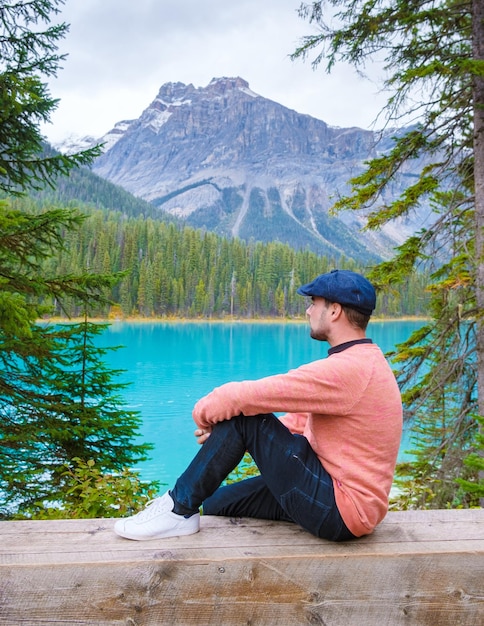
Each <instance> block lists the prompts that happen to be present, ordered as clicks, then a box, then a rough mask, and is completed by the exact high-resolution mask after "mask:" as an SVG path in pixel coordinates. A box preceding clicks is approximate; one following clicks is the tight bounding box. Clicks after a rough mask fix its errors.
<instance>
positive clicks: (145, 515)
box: [135, 498, 171, 522]
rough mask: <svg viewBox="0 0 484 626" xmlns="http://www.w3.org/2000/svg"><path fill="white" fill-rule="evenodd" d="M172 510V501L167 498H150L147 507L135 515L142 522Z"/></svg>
mask: <svg viewBox="0 0 484 626" xmlns="http://www.w3.org/2000/svg"><path fill="white" fill-rule="evenodd" d="M168 511H171V506H170V502H169V501H167V500H166V499H165V498H154V499H153V500H150V501H149V502H148V504H147V505H146V507H145V508H144V509H143V510H142V511H140V512H139V513H137V514H136V515H135V517H136V519H137V520H138V521H140V522H147V521H148V520H150V519H152V518H153V517H156V516H157V515H161V514H162V513H166V512H168Z"/></svg>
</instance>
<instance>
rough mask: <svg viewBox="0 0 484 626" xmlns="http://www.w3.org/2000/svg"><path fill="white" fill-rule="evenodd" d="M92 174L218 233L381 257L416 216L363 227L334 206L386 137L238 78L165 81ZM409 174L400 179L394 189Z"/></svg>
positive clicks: (117, 134)
mask: <svg viewBox="0 0 484 626" xmlns="http://www.w3.org/2000/svg"><path fill="white" fill-rule="evenodd" d="M102 141H104V142H105V151H104V153H103V155H102V156H101V157H99V158H98V159H97V160H96V162H95V163H94V166H93V170H94V172H95V173H97V174H98V175H99V176H101V177H103V178H105V179H107V180H109V181H111V182H113V183H115V184H117V185H120V186H122V187H123V188H124V189H126V190H128V191H129V192H131V193H132V194H134V195H135V196H138V197H141V198H143V199H144V200H147V201H149V202H150V203H152V204H153V205H155V206H156V207H158V208H159V210H160V211H163V212H167V213H169V214H171V215H174V216H177V217H179V218H183V219H184V220H186V221H187V222H188V223H189V224H190V225H192V226H195V227H202V228H206V229H208V230H212V231H215V232H217V233H219V234H222V235H228V236H234V237H235V236H236V237H240V238H243V239H250V238H253V239H256V240H262V241H269V240H279V241H282V242H285V243H289V244H290V245H292V246H294V247H296V248H304V247H306V246H307V247H309V248H311V249H312V250H315V251H317V252H319V253H324V254H329V255H334V256H336V257H337V256H339V255H342V254H344V255H346V256H349V257H353V258H357V259H358V260H360V261H364V262H369V261H371V260H374V259H375V258H377V257H378V258H382V257H383V258H385V257H388V256H389V254H390V252H391V250H392V249H393V247H394V246H395V245H397V244H398V243H400V242H401V241H402V240H403V239H404V238H405V237H406V236H407V235H408V234H409V233H411V232H414V231H415V229H416V228H417V227H419V226H421V220H422V216H415V219H413V220H407V221H401V222H400V223H398V224H393V225H391V226H387V227H385V228H384V229H382V230H381V231H380V232H377V233H362V232H361V228H362V226H363V225H364V219H363V217H362V216H356V215H354V214H350V213H349V212H348V213H344V214H340V215H338V216H336V217H335V216H330V215H329V212H328V210H329V208H330V207H331V205H332V203H333V201H334V198H336V197H337V196H338V195H340V194H342V193H345V192H346V191H347V190H348V186H347V181H348V179H349V178H350V177H352V176H354V175H355V174H357V173H358V172H360V171H361V170H362V168H363V165H364V161H367V160H368V159H369V158H372V157H374V156H375V155H376V154H377V153H378V152H379V151H385V150H388V148H389V145H390V144H389V137H380V136H379V135H377V134H376V133H373V132H371V131H366V130H362V129H359V128H335V127H331V126H329V125H328V124H326V123H325V122H323V121H321V120H318V119H315V118H313V117H310V116H309V115H302V114H300V113H297V112H296V111H293V110H290V109H288V108H286V107H284V106H282V105H280V104H278V103H276V102H273V101H271V100H268V99H267V98H264V97H262V96H260V95H258V94H256V93H254V92H253V91H251V89H250V87H249V84H248V83H247V82H246V81H245V80H243V79H242V78H219V79H213V80H212V81H211V82H210V84H209V85H207V86H206V87H204V88H196V87H194V86H193V85H191V84H190V85H185V84H182V83H167V84H165V85H163V86H162V87H161V89H160V91H159V93H158V95H157V97H156V98H155V99H154V101H153V102H152V103H151V104H150V105H149V106H148V108H147V109H146V110H145V111H144V112H143V113H142V115H141V116H140V117H139V119H137V120H128V121H123V122H120V123H118V124H117V125H116V126H115V128H114V129H113V130H112V131H110V132H109V133H108V134H107V135H105V137H103V138H102ZM408 177H412V172H411V171H409V172H407V173H406V174H404V175H403V176H401V178H400V180H396V181H395V185H394V189H393V191H392V193H395V194H396V193H398V192H399V191H400V190H401V189H402V188H403V187H404V186H406V185H407V184H408V182H406V180H408Z"/></svg>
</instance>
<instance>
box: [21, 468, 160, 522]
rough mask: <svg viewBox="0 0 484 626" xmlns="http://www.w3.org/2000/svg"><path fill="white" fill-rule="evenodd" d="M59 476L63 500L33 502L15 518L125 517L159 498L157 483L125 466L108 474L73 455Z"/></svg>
mask: <svg viewBox="0 0 484 626" xmlns="http://www.w3.org/2000/svg"><path fill="white" fill-rule="evenodd" d="M60 477H61V480H62V483H63V488H64V494H63V498H62V500H61V501H58V502H50V501H40V502H34V503H32V504H31V505H29V506H28V507H27V508H26V509H25V510H23V511H22V513H21V514H17V515H14V516H13V517H14V519H26V518H27V519H30V518H34V519H79V518H83V519H86V518H102V517H126V516H128V515H133V514H134V513H136V512H137V511H138V510H140V509H142V508H143V507H144V506H145V505H146V504H147V502H148V501H149V500H151V499H153V498H154V497H156V489H157V485H156V484H154V483H151V484H148V483H146V482H143V481H141V480H140V478H139V475H138V473H136V472H133V471H132V470H129V469H123V470H121V471H120V472H118V473H116V474H107V473H106V472H105V471H104V469H103V468H102V467H99V466H98V465H96V462H95V461H94V460H93V459H89V460H88V461H83V460H82V459H80V458H78V457H75V458H73V459H72V463H71V465H65V471H63V472H61V474H60Z"/></svg>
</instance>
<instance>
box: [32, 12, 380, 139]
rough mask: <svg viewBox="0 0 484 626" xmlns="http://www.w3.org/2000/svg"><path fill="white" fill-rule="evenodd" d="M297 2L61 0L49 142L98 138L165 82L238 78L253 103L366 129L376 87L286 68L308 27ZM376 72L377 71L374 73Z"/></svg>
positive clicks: (342, 75)
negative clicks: (64, 31) (64, 26)
mask: <svg viewBox="0 0 484 626" xmlns="http://www.w3.org/2000/svg"><path fill="white" fill-rule="evenodd" d="M298 6H299V0H66V4H65V7H64V10H63V12H62V15H61V19H62V20H64V21H66V22H68V23H69V24H70V32H69V34H68V35H67V37H66V38H65V39H64V40H63V41H62V43H61V51H62V52H67V53H68V55H69V56H68V58H67V60H66V61H65V63H64V64H63V69H61V70H59V73H58V77H57V78H56V79H55V80H52V81H50V91H51V95H52V96H53V97H55V98H60V104H59V107H58V109H57V111H56V112H55V113H54V114H53V115H52V118H51V119H52V124H50V125H48V126H46V127H44V128H43V132H44V134H45V135H46V136H47V137H48V139H50V140H51V141H53V142H55V141H59V140H61V139H63V138H65V137H67V136H69V135H71V134H73V135H80V136H83V135H93V136H94V137H96V138H98V137H101V136H102V135H103V134H105V133H106V132H107V131H109V130H110V129H111V128H112V127H113V126H114V124H115V123H116V122H118V121H121V120H125V119H135V118H138V117H139V116H140V115H141V113H142V112H143V110H144V109H145V108H146V107H147V106H148V105H149V104H150V103H151V102H152V101H153V99H154V98H155V97H156V95H157V93H158V90H159V88H160V87H161V85H163V84H164V83H167V82H182V83H185V84H189V83H192V84H193V85H194V86H195V87H205V86H206V85H208V83H209V82H210V80H211V79H212V78H220V77H222V76H227V77H234V76H240V77H241V78H244V79H245V80H247V81H248V83H249V85H250V88H251V89H252V90H253V91H255V92H256V93H258V94H259V95H261V96H264V97H266V98H269V99H271V100H274V101H276V102H278V103H280V104H282V105H284V106H287V107H289V108H291V109H294V110H296V111H298V112H300V113H307V114H309V115H312V116H314V117H317V118H319V119H322V120H324V121H325V122H327V123H328V124H331V125H333V126H343V127H344V126H359V127H361V128H370V127H371V126H372V123H373V122H374V120H375V118H376V116H377V114H378V112H379V111H380V109H381V108H382V106H383V104H384V103H385V101H386V98H385V97H384V95H383V94H381V93H379V91H380V87H381V85H379V84H378V83H377V82H372V81H369V80H364V79H362V78H360V77H358V76H357V74H356V72H355V71H354V70H353V69H352V68H350V67H339V68H336V69H335V70H334V71H333V72H332V74H331V75H327V74H326V72H325V71H324V68H322V67H320V68H319V69H318V70H316V71H314V70H313V69H312V68H311V64H310V62H309V61H306V62H303V61H291V60H290V59H289V55H290V54H291V53H292V52H293V51H294V50H295V48H296V47H297V44H298V42H299V41H300V40H301V37H302V36H303V35H307V34H310V33H311V32H313V31H312V29H313V27H311V26H310V25H309V24H308V22H306V21H304V20H302V19H301V18H300V17H299V16H298V15H297V8H298ZM373 73H374V74H375V75H377V73H376V71H374V72H373Z"/></svg>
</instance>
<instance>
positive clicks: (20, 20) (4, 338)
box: [0, 0, 150, 518]
mask: <svg viewBox="0 0 484 626" xmlns="http://www.w3.org/2000/svg"><path fill="white" fill-rule="evenodd" d="M62 4H63V0H29V1H23V0H16V1H15V2H12V3H5V2H3V3H2V5H1V9H0V192H1V193H2V196H4V195H6V194H8V195H10V196H13V197H15V196H17V197H21V196H24V195H25V194H26V192H27V191H28V190H32V189H39V190H40V189H43V190H44V189H46V188H47V187H49V186H50V187H52V186H53V185H54V184H55V183H56V182H58V180H59V177H60V176H65V175H66V174H68V173H69V172H71V171H73V170H75V169H76V168H77V167H78V166H79V165H85V164H89V163H90V162H91V161H92V159H93V158H94V157H95V156H97V155H98V154H99V150H98V149H97V148H95V149H93V150H87V151H84V152H81V153H78V154H75V155H71V156H64V155H59V154H54V153H53V152H52V151H49V150H47V149H46V148H45V146H44V143H43V139H42V136H41V133H40V125H41V124H42V123H45V122H48V121H49V120H50V115H51V113H52V111H53V110H54V109H55V107H56V105H57V101H56V100H54V99H52V98H51V97H50V94H49V92H48V89H47V86H46V84H45V83H44V82H43V79H44V78H45V77H48V76H49V77H51V76H55V75H56V72H57V69H58V67H59V64H60V62H61V61H62V60H63V58H64V57H63V56H62V55H59V54H58V53H57V47H58V42H59V40H60V39H62V37H64V35H65V33H66V32H67V25H66V24H56V25H51V23H50V22H51V18H52V17H55V16H56V15H57V14H58V13H59V11H60V8H59V7H60V6H61V5H62ZM30 205H31V203H30V202H29V200H27V199H23V205H22V208H21V209H16V208H12V204H11V202H10V201H9V199H8V198H4V199H2V200H1V201H0V495H1V505H0V518H8V517H12V516H20V517H21V516H27V517H30V516H40V517H42V516H43V515H44V512H43V511H44V509H45V508H46V507H49V506H51V507H53V508H56V509H60V510H62V512H63V515H64V514H65V515H66V516H70V515H72V514H77V513H81V512H83V513H84V512H86V513H89V514H96V512H97V513H101V512H102V511H105V512H107V511H109V510H110V504H109V501H108V500H102V498H100V497H99V496H98V497H97V498H96V497H94V495H93V494H94V492H93V491H92V490H90V488H89V487H88V485H89V484H90V482H89V481H91V483H92V481H93V480H96V481H97V482H98V483H99V481H101V483H102V482H103V481H104V482H106V481H107V480H108V477H109V476H110V475H115V476H116V477H117V478H116V481H117V483H118V486H119V487H120V489H121V492H122V493H124V494H125V495H126V496H127V495H129V496H130V497H131V495H132V493H131V492H130V489H131V487H130V485H128V484H127V483H123V480H126V481H130V482H131V481H132V490H134V489H137V488H138V487H139V486H140V485H139V483H138V482H137V481H136V477H135V476H134V475H132V474H130V473H129V472H128V471H127V470H126V469H125V467H127V466H131V465H132V464H134V463H136V462H137V461H138V460H143V459H144V458H146V453H147V451H148V449H149V446H148V445H146V444H133V443H132V438H133V437H135V436H137V434H138V433H137V428H138V425H139V416H138V415H137V414H136V413H134V412H131V411H126V410H124V409H123V408H122V402H121V400H120V397H119V390H120V389H121V387H122V386H120V385H116V384H115V383H114V382H113V381H112V378H113V376H115V375H116V374H117V372H115V371H110V370H108V369H107V368H106V367H105V366H104V364H103V361H102V356H103V352H102V351H101V350H99V349H96V348H95V347H94V345H93V343H92V339H93V337H95V336H96V333H98V332H101V328H100V327H95V326H93V325H92V324H89V323H88V322H87V321H85V322H84V323H83V324H81V325H72V326H64V327H62V326H58V327H54V326H49V325H46V324H37V320H38V319H39V318H40V317H42V316H43V315H48V314H51V313H52V312H53V310H54V308H55V310H56V311H62V312H63V313H66V311H67V308H68V307H74V306H75V307H77V309H78V310H79V311H82V313H83V315H84V314H85V315H87V314H88V313H90V312H91V310H92V309H93V308H94V307H97V308H99V307H102V306H107V304H108V302H109V300H108V292H109V291H110V290H111V289H113V287H114V285H115V283H116V282H117V280H118V279H119V277H117V276H114V275H113V274H112V273H110V272H109V271H108V272H97V273H94V272H92V271H87V270H86V266H84V265H83V266H80V265H77V266H76V270H75V271H68V272H63V271H62V268H61V267H59V266H58V265H57V264H56V263H54V264H52V265H51V266H50V267H49V269H47V265H48V264H49V261H50V259H51V258H52V257H54V256H55V255H57V254H61V255H62V253H63V252H65V250H66V248H65V245H64V243H65V240H66V239H67V238H68V236H69V235H72V234H73V232H74V230H76V229H77V228H78V227H79V226H80V224H81V222H82V217H81V216H80V214H79V213H78V212H76V211H70V210H68V209H59V208H55V207H52V206H50V207H48V206H46V207H44V208H43V209H42V210H40V211H32V210H31V206H30ZM73 459H84V461H79V462H78V464H77V470H76V469H74V468H75V467H76V463H75V462H74V461H73ZM91 459H95V466H94V465H91V464H90V463H91ZM83 463H85V465H82V464H83ZM86 464H87V465H86ZM66 468H67V469H66ZM82 472H84V474H82ZM76 476H77V477H78V478H79V477H81V476H84V478H85V480H84V481H83V482H82V489H81V493H78V492H79V487H78V486H77V487H76V486H75V485H74V484H73V481H74V477H76ZM113 484H114V483H113ZM149 490H150V487H149V486H146V487H145V486H143V487H141V489H140V492H141V493H144V492H145V491H149ZM106 491H107V494H108V495H109V490H106ZM111 497H112V494H111ZM81 502H84V503H85V504H86V506H81Z"/></svg>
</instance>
